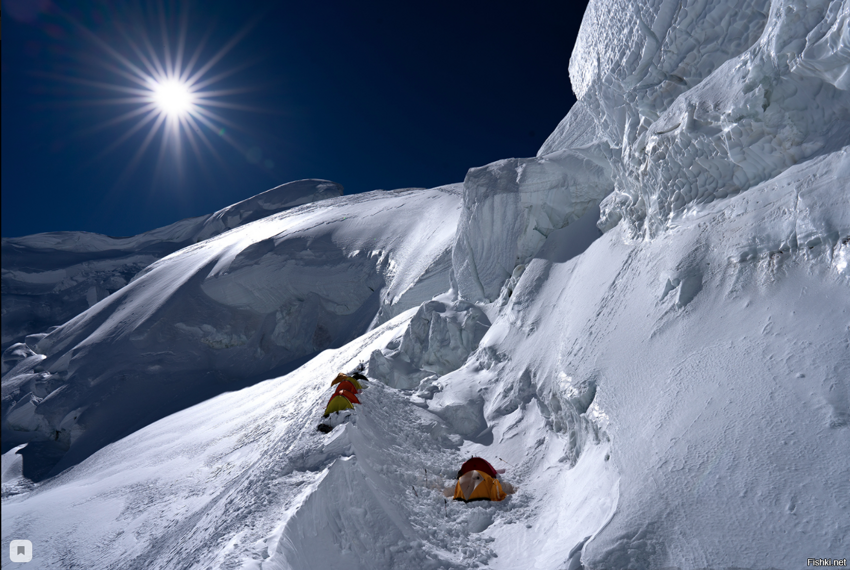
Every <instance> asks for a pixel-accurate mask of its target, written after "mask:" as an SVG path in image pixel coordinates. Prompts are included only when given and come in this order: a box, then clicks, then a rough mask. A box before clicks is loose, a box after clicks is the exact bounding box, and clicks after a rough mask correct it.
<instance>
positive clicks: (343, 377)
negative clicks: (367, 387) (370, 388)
mask: <svg viewBox="0 0 850 570" xmlns="http://www.w3.org/2000/svg"><path fill="white" fill-rule="evenodd" d="M346 381H348V382H351V383H352V384H354V387H355V388H357V389H358V390H362V389H363V386H362V385H361V384H360V382H358V381H357V380H356V379H355V378H352V377H351V376H346V375H345V374H337V376H336V378H334V381H333V382H331V386H335V385H337V384H339V383H340V382H346Z"/></svg>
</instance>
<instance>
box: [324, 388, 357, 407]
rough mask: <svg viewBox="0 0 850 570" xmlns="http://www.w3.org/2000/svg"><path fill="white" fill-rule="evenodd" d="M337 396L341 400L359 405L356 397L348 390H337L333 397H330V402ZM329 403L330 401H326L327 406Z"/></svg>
mask: <svg viewBox="0 0 850 570" xmlns="http://www.w3.org/2000/svg"><path fill="white" fill-rule="evenodd" d="M337 396H342V397H343V398H345V399H346V400H348V401H349V402H351V403H352V404H359V403H360V400H358V399H357V396H355V395H354V394H352V393H351V392H349V391H348V390H337V391H336V392H334V395H333V396H331V400H333V399H334V398H336V397H337ZM330 403H331V402H330V400H328V404H330Z"/></svg>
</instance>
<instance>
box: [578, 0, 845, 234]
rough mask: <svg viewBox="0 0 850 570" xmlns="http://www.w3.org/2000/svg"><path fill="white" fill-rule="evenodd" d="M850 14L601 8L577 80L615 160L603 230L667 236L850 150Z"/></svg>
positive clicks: (583, 46)
mask: <svg viewBox="0 0 850 570" xmlns="http://www.w3.org/2000/svg"><path fill="white" fill-rule="evenodd" d="M847 12H848V4H847V3H846V2H828V1H820V2H799V3H798V2H788V3H785V2H772V3H770V2H761V1H756V2H746V3H745V4H744V5H740V4H736V5H735V6H734V7H733V6H732V5H731V4H726V3H723V2H715V3H705V2H692V3H678V2H653V3H649V4H642V5H640V6H638V5H632V4H630V3H628V2H622V3H617V2H614V3H612V2H591V3H590V5H589V7H588V10H587V13H586V15H585V21H584V24H583V25H582V30H581V33H580V34H579V38H578V41H577V42H576V48H575V51H574V52H573V57H572V59H571V61H570V77H571V79H572V81H573V85H574V88H575V91H576V95H577V97H578V98H579V100H580V101H581V102H582V103H583V105H584V106H585V107H584V108H586V109H587V110H588V111H589V112H590V113H591V114H592V115H593V116H595V117H598V118H599V120H598V123H597V126H598V129H599V131H600V136H601V138H602V139H603V140H604V141H605V142H606V143H607V149H606V150H607V151H608V153H609V154H610V157H611V159H612V165H613V170H614V179H615V181H616V189H615V192H614V193H612V194H611V195H610V196H609V197H608V198H606V201H605V203H604V204H603V206H602V219H601V221H600V227H602V228H603V229H610V228H611V227H613V225H614V224H616V223H617V222H618V221H619V220H621V219H622V220H624V221H625V223H626V224H627V226H628V227H629V230H630V232H631V233H632V235H638V234H642V233H646V234H647V235H655V234H657V233H658V232H659V231H662V230H663V229H664V228H666V227H668V226H669V224H670V223H671V221H672V219H673V218H674V217H675V216H677V215H680V214H683V213H686V212H687V211H689V210H694V209H695V208H698V206H699V205H700V204H706V203H710V202H712V201H713V200H716V199H722V198H725V197H727V196H732V195H735V194H737V193H740V192H743V191H746V190H747V189H748V188H750V187H752V186H754V185H756V184H758V183H760V182H762V181H765V180H769V179H771V178H773V177H774V176H776V175H778V174H780V173H781V172H783V171H784V170H786V169H787V168H789V167H790V166H791V165H793V164H797V163H799V162H802V161H805V160H808V159H811V158H813V157H815V156H819V155H821V154H828V153H830V152H833V151H835V150H837V149H840V148H842V147H843V146H845V145H846V144H847V143H848V141H850V134H848V133H850V123H848V121H850V107H848V105H850V103H848V97H847V89H848V86H850V83H848V76H847V69H846V67H847V50H848V41H850V40H848V35H847V34H848V32H847ZM615 37H616V38H618V39H617V41H614V38H615Z"/></svg>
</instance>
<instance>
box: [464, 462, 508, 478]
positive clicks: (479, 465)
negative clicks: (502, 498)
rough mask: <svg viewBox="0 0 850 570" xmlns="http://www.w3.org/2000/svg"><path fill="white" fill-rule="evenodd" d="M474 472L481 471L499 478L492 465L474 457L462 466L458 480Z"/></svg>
mask: <svg viewBox="0 0 850 570" xmlns="http://www.w3.org/2000/svg"><path fill="white" fill-rule="evenodd" d="M472 470H476V471H481V472H482V473H486V474H487V475H489V476H490V477H498V476H499V474H498V472H497V471H496V469H495V468H494V467H493V466H492V465H490V464H489V463H488V462H487V461H485V460H484V459H481V458H480V457H473V458H471V459H470V460H469V461H467V462H466V463H464V464H463V465H461V466H460V471H458V472H457V476H458V479H460V477H461V476H462V475H463V474H464V473H468V472H470V471H472Z"/></svg>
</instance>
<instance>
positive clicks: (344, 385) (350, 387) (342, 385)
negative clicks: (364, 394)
mask: <svg viewBox="0 0 850 570" xmlns="http://www.w3.org/2000/svg"><path fill="white" fill-rule="evenodd" d="M340 390H348V391H349V392H351V393H352V394H356V393H357V392H358V391H359V390H357V388H356V387H355V386H354V384H352V383H351V382H349V381H348V380H345V381H344V382H340V383H339V384H337V385H336V391H337V392H339V391H340Z"/></svg>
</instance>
